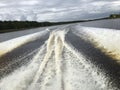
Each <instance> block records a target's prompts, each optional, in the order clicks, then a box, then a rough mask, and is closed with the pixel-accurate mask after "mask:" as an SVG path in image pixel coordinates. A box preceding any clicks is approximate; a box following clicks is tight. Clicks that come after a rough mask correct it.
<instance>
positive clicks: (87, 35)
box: [0, 25, 120, 90]
mask: <svg viewBox="0 0 120 90" xmlns="http://www.w3.org/2000/svg"><path fill="white" fill-rule="evenodd" d="M95 30H101V31H98V32H100V33H98V32H96V31H95ZM103 32H104V33H105V32H106V33H108V32H110V33H113V30H110V31H106V30H103V29H97V28H87V27H81V26H79V25H78V26H74V25H69V26H64V27H62V28H57V29H54V30H48V29H47V30H45V31H41V32H39V33H36V34H31V35H27V36H23V37H19V38H16V39H12V40H9V41H5V42H2V43H0V48H1V49H2V50H3V51H4V52H3V51H0V55H1V56H2V55H4V54H6V53H8V52H9V53H10V52H12V50H15V49H16V48H18V47H22V45H24V44H25V43H27V42H31V41H34V40H36V39H38V38H42V37H43V36H44V37H45V35H46V34H49V38H48V39H47V40H45V42H44V43H43V44H42V45H40V46H39V48H36V49H35V50H34V51H31V52H30V53H28V54H27V55H25V57H26V58H27V57H31V58H30V60H29V61H28V62H27V64H22V65H21V66H20V67H18V68H17V69H14V70H13V71H11V72H10V73H8V74H6V75H5V76H4V77H3V78H1V80H0V90H119V86H118V85H117V84H119V82H118V81H116V78H118V77H116V78H115V77H114V78H113V76H114V75H113V74H114V73H112V72H113V71H112V70H111V71H109V69H110V68H107V67H104V64H103V63H104V62H99V59H100V60H101V57H100V58H99V57H97V56H96V55H92V56H90V54H89V52H90V50H93V51H91V52H90V53H92V52H93V53H94V52H95V53H96V54H97V55H98V54H100V55H102V56H104V54H105V53H107V50H109V51H111V52H112V49H113V48H116V49H117V48H118V47H116V46H114V45H113V46H110V45H109V44H107V43H106V42H107V41H106V42H105V40H107V39H108V38H110V37H111V36H110V37H108V38H106V39H102V38H104V37H107V35H108V34H105V35H106V36H101V34H103ZM114 33H115V31H114ZM116 33H119V34H118V37H119V36H120V32H119V31H116ZM118 37H116V38H118ZM96 38H97V39H96ZM95 40H96V41H98V42H97V45H98V46H99V47H98V46H97V45H96V44H95V42H94V41H95ZM113 40H114V39H113ZM115 40H116V39H115ZM115 40H114V41H115ZM17 41H18V42H19V43H17V44H16V42H17ZM82 41H83V42H82ZM102 41H104V42H102ZM87 42H89V43H87ZM115 42H117V40H116V41H115ZM8 43H9V46H8V48H4V45H6V44H8ZM13 43H14V44H15V45H14V44H13ZM101 43H102V44H101ZM108 43H111V41H108ZM84 44H85V45H84ZM87 44H88V45H87ZM89 44H90V45H89ZM91 44H92V45H93V46H91ZM11 45H12V46H11ZM85 46H86V47H85ZM108 46H109V47H108ZM80 47H81V48H82V49H81V48H80ZM93 47H94V48H100V47H101V48H102V47H105V49H106V52H103V51H102V49H101V48H100V51H99V50H98V51H97V50H96V49H93ZM86 48H87V49H86ZM83 49H84V50H83ZM34 52H36V53H34ZM113 52H115V51H113ZM118 52H119V51H118ZM101 53H103V54H101ZM117 54H118V53H117ZM98 56H99V55H98ZM104 57H105V58H104ZM104 57H103V58H102V59H106V62H105V64H107V62H111V60H112V61H113V62H115V65H116V64H117V65H118V66H116V67H117V68H118V69H119V70H120V68H119V64H118V63H117V62H116V61H115V60H116V57H114V58H115V60H113V59H111V58H112V57H110V56H109V54H105V56H104ZM20 58H22V59H20ZM109 58H110V60H109ZM24 59H25V58H24V57H19V58H18V59H16V60H15V61H14V62H17V61H19V60H24ZM117 59H119V58H117ZM96 60H98V61H96ZM101 61H102V60H101ZM14 62H13V63H14ZM23 62H25V61H23ZM13 63H11V66H12V65H14V64H13ZM108 64H109V63H108ZM115 65H114V64H113V65H112V64H111V63H110V65H108V66H111V67H114V66H115ZM102 66H103V67H102ZM106 66H107V65H106ZM6 67H7V66H6ZM116 67H114V68H115V70H118V69H116ZM114 68H113V69H114ZM4 69H5V67H4V68H3V70H4ZM5 70H6V71H7V70H9V67H8V69H5ZM110 72H111V73H110ZM106 73H107V74H110V75H107V74H106ZM115 75H119V74H118V73H117V74H115Z"/></svg>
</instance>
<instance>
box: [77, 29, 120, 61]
mask: <svg viewBox="0 0 120 90" xmlns="http://www.w3.org/2000/svg"><path fill="white" fill-rule="evenodd" d="M80 31H83V33H82V34H83V35H85V36H84V38H85V37H86V39H87V40H89V41H91V42H92V43H93V44H95V46H96V47H97V48H101V49H102V51H103V52H105V53H107V54H108V55H110V56H113V57H114V58H116V59H118V60H120V47H119V46H120V38H119V37H120V30H114V29H104V28H102V29H100V28H92V27H82V30H79V32H80Z"/></svg>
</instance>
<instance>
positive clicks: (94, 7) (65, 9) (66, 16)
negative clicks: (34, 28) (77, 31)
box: [0, 0, 120, 21]
mask: <svg viewBox="0 0 120 90" xmlns="http://www.w3.org/2000/svg"><path fill="white" fill-rule="evenodd" d="M119 11H120V0H0V20H34V21H66V20H80V19H90V18H99V17H103V16H106V15H109V14H111V13H119Z"/></svg>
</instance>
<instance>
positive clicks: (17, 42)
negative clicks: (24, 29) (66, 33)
mask: <svg viewBox="0 0 120 90" xmlns="http://www.w3.org/2000/svg"><path fill="white" fill-rule="evenodd" d="M47 32H48V30H45V31H41V32H37V33H34V34H29V35H25V36H21V37H18V38H14V39H11V40H8V41H5V42H1V43H0V56H1V55H4V54H5V53H7V52H10V51H12V50H13V49H15V48H17V47H19V46H21V45H23V44H25V43H28V42H30V41H34V40H36V39H37V38H40V37H41V36H42V35H45V34H46V33H47Z"/></svg>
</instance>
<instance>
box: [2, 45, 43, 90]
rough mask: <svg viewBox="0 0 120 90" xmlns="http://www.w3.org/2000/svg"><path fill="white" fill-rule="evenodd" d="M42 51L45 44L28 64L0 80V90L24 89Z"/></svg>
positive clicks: (40, 57)
mask: <svg viewBox="0 0 120 90" xmlns="http://www.w3.org/2000/svg"><path fill="white" fill-rule="evenodd" d="M44 51H45V45H44V46H42V47H41V48H40V50H39V52H38V53H37V54H36V55H35V56H34V58H33V60H32V61H31V63H30V64H29V65H28V66H23V67H21V68H20V69H18V70H16V71H14V72H13V73H12V74H10V75H9V76H7V77H5V78H3V79H2V80H0V90H26V88H28V86H29V84H30V83H31V82H32V80H33V78H34V75H35V73H36V72H37V70H38V68H39V65H40V63H41V60H42V59H43V57H44V55H43V53H44Z"/></svg>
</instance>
